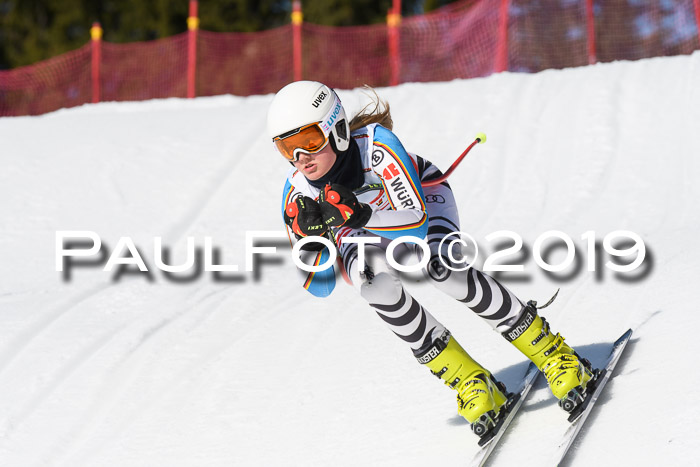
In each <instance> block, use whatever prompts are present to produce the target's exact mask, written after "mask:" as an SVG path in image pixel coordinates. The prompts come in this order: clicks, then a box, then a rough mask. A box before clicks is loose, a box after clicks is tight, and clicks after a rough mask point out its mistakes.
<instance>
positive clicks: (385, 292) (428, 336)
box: [346, 246, 445, 355]
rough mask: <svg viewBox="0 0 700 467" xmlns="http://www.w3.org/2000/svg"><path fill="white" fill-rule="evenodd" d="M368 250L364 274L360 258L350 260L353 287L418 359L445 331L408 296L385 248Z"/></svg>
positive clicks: (368, 247) (370, 247) (348, 262)
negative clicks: (358, 259) (388, 262)
mask: <svg viewBox="0 0 700 467" xmlns="http://www.w3.org/2000/svg"><path fill="white" fill-rule="evenodd" d="M366 250H367V259H366V261H365V264H364V265H363V266H364V269H363V270H362V271H360V270H359V268H358V261H357V258H352V257H348V258H347V259H348V261H346V264H349V276H350V278H351V280H352V281H353V284H354V285H355V287H356V288H357V289H358V290H359V291H360V295H361V296H362V298H364V299H365V300H366V301H367V302H368V303H369V305H370V306H371V307H372V308H374V310H375V311H376V313H377V314H378V315H379V317H380V318H381V319H382V320H384V322H385V323H386V324H387V325H388V326H389V329H391V331H392V332H393V333H394V334H396V335H397V336H398V337H399V338H401V339H402V340H403V341H405V342H406V343H407V344H408V345H409V346H410V347H411V350H412V351H413V353H414V354H415V355H417V354H419V353H421V352H422V351H424V350H425V349H427V348H428V347H430V346H431V345H432V343H433V341H434V340H435V339H437V338H438V337H439V336H440V335H442V333H443V332H445V327H444V326H443V325H442V324H440V323H439V322H438V321H437V320H436V319H435V317H434V316H433V315H431V314H430V313H429V312H428V311H426V310H425V308H423V306H422V305H421V304H420V303H418V301H417V300H416V299H415V298H413V297H412V296H411V294H409V293H408V292H406V290H405V289H404V288H403V285H402V284H401V281H400V280H399V278H398V276H397V274H396V272H395V271H393V270H392V269H391V268H390V267H389V266H388V265H387V264H386V262H385V256H384V249H383V248H375V247H372V246H367V248H366ZM372 253H374V254H372Z"/></svg>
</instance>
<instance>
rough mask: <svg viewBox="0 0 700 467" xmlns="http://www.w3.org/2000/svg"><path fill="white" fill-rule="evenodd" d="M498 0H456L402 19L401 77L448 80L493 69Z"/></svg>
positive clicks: (405, 80) (408, 79)
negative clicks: (427, 12) (439, 7)
mask: <svg viewBox="0 0 700 467" xmlns="http://www.w3.org/2000/svg"><path fill="white" fill-rule="evenodd" d="M500 3H501V1H500V0H482V1H466V2H459V3H454V4H452V5H449V6H447V7H444V8H441V9H439V10H437V11H435V12H434V13H431V14H427V15H421V16H413V17H410V18H407V19H405V20H403V22H402V24H401V28H400V39H399V40H400V43H401V45H400V50H401V57H400V77H401V81H404V82H407V81H423V82H425V81H447V80H452V79H456V78H475V77H479V76H486V75H489V74H491V73H493V71H494V68H495V60H496V48H497V46H498V12H499V5H500ZM381 84H386V82H385V83H381Z"/></svg>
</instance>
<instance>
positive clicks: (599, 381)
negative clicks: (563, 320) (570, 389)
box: [550, 329, 632, 465]
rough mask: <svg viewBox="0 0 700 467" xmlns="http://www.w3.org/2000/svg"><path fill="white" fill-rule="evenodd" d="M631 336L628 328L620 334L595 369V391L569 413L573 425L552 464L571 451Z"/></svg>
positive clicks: (562, 458) (558, 462) (556, 463)
mask: <svg viewBox="0 0 700 467" xmlns="http://www.w3.org/2000/svg"><path fill="white" fill-rule="evenodd" d="M631 337H632V330H631V329H628V330H627V331H626V332H625V333H624V334H623V335H622V336H620V338H619V339H618V340H616V341H615V344H614V345H613V348H612V350H611V351H610V356H609V357H608V360H607V362H606V363H605V366H604V367H603V368H602V369H600V370H595V375H594V380H593V381H594V383H595V384H594V387H593V388H592V389H593V392H589V394H588V395H587V396H586V398H585V399H584V401H583V402H582V403H581V405H580V406H579V407H576V408H575V409H574V410H573V411H572V413H571V414H570V415H569V422H571V425H570V426H569V428H568V429H567V430H566V433H564V436H563V437H562V439H561V441H560V442H559V446H558V447H557V451H556V453H555V455H554V457H553V460H552V462H551V463H550V465H559V464H560V463H561V462H562V461H563V460H564V456H566V453H567V452H568V451H569V448H570V447H571V445H572V444H573V442H574V440H575V439H576V436H577V435H578V434H579V432H580V431H581V428H582V427H583V424H584V423H585V421H586V418H588V415H589V414H590V413H591V410H592V409H593V406H594V405H595V403H596V401H597V400H598V396H599V395H600V393H601V392H602V391H603V388H604V387H605V385H606V384H607V383H608V381H609V380H610V377H611V375H612V373H613V370H614V369H615V366H616V365H617V362H618V361H619V360H620V356H621V355H622V352H623V351H624V350H625V347H626V346H627V343H628V342H629V340H630V338H631Z"/></svg>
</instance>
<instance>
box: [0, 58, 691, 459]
mask: <svg viewBox="0 0 700 467" xmlns="http://www.w3.org/2000/svg"><path fill="white" fill-rule="evenodd" d="M698 83H700V54H699V53H695V54H694V55H692V56H681V57H673V58H658V59H652V60H644V61H639V62H618V63H612V64H600V65H596V66H591V67H584V68H577V69H570V70H560V71H556V70H551V71H546V72H543V73H539V74H534V75H525V74H509V73H504V74H500V75H494V76H491V77H489V78H485V79H475V80H469V81H454V82H450V83H435V84H404V85H401V86H398V87H395V88H390V89H380V90H379V92H380V94H381V96H382V97H384V98H386V99H387V100H389V102H390V103H391V105H392V112H393V115H394V120H395V132H396V133H397V134H398V135H399V137H400V138H401V139H402V140H403V142H404V144H405V146H406V147H407V148H408V149H409V150H411V151H413V152H416V153H418V154H421V155H423V156H424V157H427V158H428V159H431V160H432V161H434V162H435V163H437V164H438V165H439V166H440V167H442V168H443V169H445V168H447V167H448V166H449V164H450V163H451V162H452V160H454V158H455V157H456V156H457V155H458V154H459V153H460V152H461V151H462V149H463V148H464V147H465V146H466V145H467V144H468V143H469V142H470V141H471V140H472V139H473V136H474V134H475V133H476V132H477V131H484V132H486V133H487V134H488V137H489V139H488V142H487V143H486V144H484V145H479V146H478V147H477V148H475V150H474V151H473V152H472V153H471V154H470V156H469V157H468V158H467V159H466V160H465V162H463V164H462V165H461V166H460V167H459V168H458V169H457V171H456V172H455V174H454V175H453V177H452V178H451V183H452V186H453V188H454V190H455V193H456V196H457V197H458V199H459V200H460V202H461V206H460V209H461V211H460V214H461V216H462V229H463V230H464V231H466V232H469V233H470V234H471V235H472V236H473V237H475V238H476V239H477V241H478V242H479V244H480V246H481V247H482V249H483V250H484V251H486V252H489V251H491V252H493V251H495V250H496V249H497V248H496V245H495V243H494V242H489V241H487V240H486V239H485V237H486V236H487V235H488V234H490V233H492V232H496V231H499V230H511V231H514V232H516V233H517V234H519V235H520V236H522V238H523V240H524V242H525V245H526V246H527V250H525V253H524V254H522V255H516V256H514V257H510V258H509V259H510V260H511V261H515V262H520V263H522V264H524V265H525V272H524V273H518V274H515V273H506V274H501V275H500V276H499V277H501V279H503V280H504V281H505V283H506V284H507V285H508V286H509V287H510V288H511V289H513V290H514V291H515V292H516V293H517V294H518V295H519V296H520V297H522V298H523V299H525V300H527V299H531V298H532V299H537V300H539V301H540V302H541V303H542V302H544V301H546V300H547V299H548V298H549V296H550V295H551V294H552V293H553V292H554V290H555V289H556V288H559V287H560V288H561V292H560V294H559V298H558V299H557V301H556V302H555V303H554V304H553V305H552V306H551V307H549V308H547V309H546V310H544V315H545V316H546V317H547V319H548V320H549V321H550V323H551V324H552V326H553V328H554V329H556V330H558V331H560V332H562V333H563V334H564V335H565V336H566V337H567V341H568V342H570V343H571V344H572V345H574V346H575V347H576V349H578V350H579V352H581V353H583V354H584V355H586V356H588V357H589V358H590V359H591V360H592V361H593V362H594V363H599V362H601V361H602V360H603V359H604V357H605V355H606V352H607V350H608V349H609V347H610V345H611V343H612V342H613V341H614V339H615V338H616V337H617V336H618V335H619V334H621V333H622V332H623V331H624V330H625V329H626V328H628V327H633V328H634V329H635V334H634V340H633V342H632V343H631V344H630V348H629V351H628V354H627V355H626V356H625V357H624V358H623V360H622V361H621V363H620V365H619V366H618V370H617V371H616V373H615V375H614V378H613V379H612V381H611V383H610V384H609V385H608V387H607V389H606V393H605V394H604V395H603V396H602V399H601V401H600V404H599V408H598V409H597V411H596V412H595V413H594V414H593V415H592V416H591V418H590V419H589V426H588V427H587V429H585V430H584V432H583V434H582V435H581V439H580V441H579V442H577V444H576V445H574V446H573V447H572V451H571V452H570V455H569V460H570V464H572V465H589V464H590V463H591V462H596V463H597V464H598V465H657V464H662V465H691V464H695V465H698V460H697V459H698V455H700V441H698V440H700V424H699V422H698V419H699V418H700V408H699V405H698V403H697V401H696V400H695V398H696V397H697V396H698V387H700V376H699V375H700V372H698V371H697V360H696V359H695V358H694V357H695V356H696V355H697V352H698V347H699V344H698V343H697V342H698V340H697V336H696V333H695V331H696V326H698V325H700V314H698V303H697V302H698V300H697V298H696V292H697V289H696V288H695V287H697V286H698V283H700V282H699V281H700V273H699V271H700V267H699V266H698V264H699V263H700V253H698V248H697V240H698V237H699V236H700V209H699V208H698V206H699V204H700V203H699V201H700V188H699V187H698V183H697V181H698V180H699V179H700V159H699V158H698V155H700V132H699V129H700V86H698ZM341 98H342V99H343V100H344V102H345V103H346V106H347V107H348V108H349V109H350V111H351V112H352V110H353V109H355V110H356V109H358V108H359V107H360V106H361V105H362V104H363V102H365V100H366V97H365V96H364V95H363V94H362V92H360V91H358V90H355V91H342V92H341ZM270 100H271V96H256V97H249V98H238V97H231V96H224V97H216V98H200V99H195V100H191V101H187V100H178V99H170V100H163V101H150V102H141V103H121V104H114V103H103V104H98V105H90V106H84V107H81V108H75V109H70V110H63V111H59V112H55V113H53V114H49V115H45V116H41V117H21V118H3V119H0V162H1V165H2V170H1V171H0V199H2V200H3V201H2V203H0V205H1V206H2V208H1V209H0V212H1V213H2V217H1V220H0V258H1V259H2V266H0V465H7V466H35V465H52V466H95V465H100V466H154V465H158V466H195V465H196V466H231V465H241V466H258V465H259V466H271V465H290V466H292V465H293V466H321V465H342V466H354V465H382V466H384V465H401V466H413V465H416V466H417V465H425V464H426V463H429V462H432V463H434V462H438V463H440V464H443V463H444V465H465V464H466V463H467V462H468V460H469V459H470V458H471V455H472V454H473V453H474V452H475V450H476V442H475V438H474V436H473V435H472V434H471V433H470V430H469V428H468V426H467V425H466V424H465V422H463V421H462V420H461V419H460V418H459V417H458V416H457V415H456V405H455V401H454V393H453V392H452V391H450V390H448V389H447V388H445V387H443V386H442V385H441V384H440V383H439V381H437V380H436V379H435V378H434V377H432V376H431V375H430V374H429V373H428V372H427V371H426V370H425V368H422V367H421V366H420V365H418V364H417V363H415V361H414V360H413V358H412V356H411V354H410V352H409V351H408V349H407V348H406V347H405V344H404V343H403V342H402V341H401V340H399V339H397V338H396V337H394V336H393V334H392V333H391V332H390V331H389V330H388V329H386V327H385V325H384V323H383V322H382V321H381V320H379V319H377V317H376V316H375V315H374V313H373V312H372V311H371V310H370V309H369V307H368V306H366V305H365V304H364V303H363V302H362V300H361V299H360V298H359V297H358V296H357V295H356V294H355V292H354V290H353V289H352V288H351V287H349V286H347V285H345V284H344V283H342V282H341V283H340V284H339V285H338V287H337V288H336V291H335V292H334V293H333V295H332V296H331V297H330V298H328V299H323V300H322V299H315V298H313V297H311V296H310V295H309V294H307V293H306V292H305V291H304V290H303V289H302V288H301V287H300V286H299V285H298V283H296V281H295V280H294V274H293V268H294V266H293V264H292V262H291V259H290V258H289V249H288V248H287V249H285V248H284V242H280V241H277V242H267V245H277V246H278V247H279V248H278V251H279V253H280V254H278V255H277V256H272V255H268V256H266V258H267V259H266V260H265V261H263V262H262V264H259V265H258V268H257V269H256V272H255V273H252V272H240V273H238V274H233V273H224V274H222V275H221V276H220V277H218V278H217V277H215V276H214V275H213V273H211V272H201V271H200V274H194V273H191V274H189V276H190V277H189V278H186V279H185V280H180V281H175V280H172V278H169V277H168V276H166V275H165V274H164V273H162V272H161V271H159V270H158V269H157V268H156V267H155V262H154V256H153V251H154V246H153V238H154V237H162V239H163V244H164V245H166V246H169V247H170V248H171V250H172V253H173V254H172V261H171V262H172V263H177V262H182V261H183V260H184V258H185V251H186V243H185V242H186V238H187V237H194V238H195V241H196V244H197V245H198V246H201V245H203V242H204V237H205V236H209V237H212V239H213V244H214V246H215V247H216V248H217V249H218V250H219V253H220V256H219V258H218V260H219V261H220V263H224V264H238V265H240V267H241V270H243V269H244V262H245V247H244V238H245V232H246V231H253V230H255V231H260V230H278V231H279V230H281V224H280V214H279V203H280V192H281V188H282V183H283V182H282V178H283V177H284V174H285V172H286V170H287V167H288V166H287V165H286V164H285V163H284V162H283V161H282V160H281V158H280V157H279V156H278V155H276V154H275V153H274V152H273V148H272V147H271V145H270V144H269V143H268V140H267V138H266V137H265V132H264V124H265V114H266V109H267V106H268V105H269V103H270ZM61 230H90V231H94V232H96V233H97V234H98V235H99V236H100V237H101V239H102V242H103V244H104V245H103V246H104V247H105V248H107V252H106V254H110V253H112V252H113V251H114V249H115V247H116V246H117V242H118V241H119V239H120V237H130V238H131V239H133V242H134V244H135V245H136V246H137V247H138V249H139V251H140V252H141V253H142V255H143V258H144V260H145V262H146V263H147V265H148V267H149V269H150V270H151V274H150V275H147V274H136V273H134V274H122V275H117V276H115V274H114V272H105V271H103V270H102V268H101V266H99V265H97V264H93V265H92V266H91V267H79V268H72V269H71V274H70V277H69V278H68V277H66V276H65V275H64V274H62V273H60V272H57V271H56V268H55V255H56V252H55V250H56V246H55V242H56V232H57V231H61ZM549 230H560V231H562V232H565V233H566V234H567V235H569V236H570V237H571V238H572V239H573V241H574V242H575V244H576V246H577V248H578V249H577V253H576V259H577V260H580V261H579V265H580V268H579V269H578V270H573V271H570V273H569V274H568V277H564V278H562V274H559V275H557V276H556V277H550V276H548V275H546V274H544V273H543V272H542V271H541V270H540V269H539V268H538V267H537V265H536V264H535V262H534V260H533V257H532V249H533V248H532V247H533V243H534V241H535V239H536V238H537V237H538V236H540V235H541V234H543V233H544V232H546V231H549ZM615 230H629V231H632V232H635V233H637V234H638V235H639V236H641V237H642V239H643V240H644V243H645V245H646V247H647V258H646V260H645V262H644V263H643V265H642V268H641V269H640V271H641V273H640V272H635V273H628V274H623V275H618V274H615V273H613V272H612V271H611V270H610V269H607V268H606V267H605V266H604V265H603V263H604V262H605V261H607V260H608V259H609V258H608V257H607V255H606V254H605V253H603V254H601V255H600V258H599V259H600V260H599V262H598V264H597V266H596V271H595V272H591V271H588V270H587V263H586V257H587V256H586V255H587V250H586V241H584V240H583V239H582V238H581V236H582V235H583V234H584V233H585V232H588V231H594V232H595V238H596V239H597V240H598V241H602V239H603V238H604V236H605V235H606V234H608V233H610V232H612V231H615ZM598 251H599V252H600V251H602V250H601V247H600V246H598ZM122 256H126V255H122ZM558 256H559V257H563V251H562V250H556V251H555V252H554V254H553V256H552V259H551V262H552V263H556V262H557V257H558ZM275 258H277V259H275ZM104 259H106V257H105V258H103V260H104ZM482 259H483V258H482ZM130 271H132V272H133V271H134V269H133V268H132V269H130ZM185 275H187V274H185ZM408 287H409V289H410V290H411V291H412V292H413V293H414V294H415V295H416V296H417V297H418V298H419V299H420V300H421V302H423V304H424V305H425V306H426V308H428V309H429V310H431V311H432V312H433V314H435V315H436V316H437V317H438V318H439V319H440V320H441V321H443V322H444V323H445V324H446V325H447V326H448V327H449V328H450V329H451V330H452V331H453V334H455V335H456V336H457V338H458V339H459V340H460V342H462V345H464V346H465V347H466V348H467V349H468V350H469V351H470V353H471V354H472V355H473V356H475V358H477V359H478V360H479V361H480V362H482V364H484V365H486V366H487V367H488V368H490V369H491V370H492V371H494V372H495V373H496V374H497V375H498V376H499V378H501V379H502V380H503V381H504V382H505V383H506V384H508V385H509V386H513V387H514V386H515V385H516V384H517V382H518V379H519V378H520V377H521V376H522V375H523V374H524V371H525V368H526V362H525V359H524V357H522V356H521V355H520V354H519V353H518V352H517V351H516V350H515V349H513V348H512V347H511V346H510V345H509V344H507V343H506V342H505V341H504V340H503V339H502V338H501V337H500V336H498V335H497V334H495V333H493V332H491V331H490V328H489V327H488V326H487V325H486V324H485V323H482V322H480V321H479V318H478V317H476V316H475V315H473V314H472V313H471V312H470V311H469V310H468V309H467V308H466V307H464V306H463V305H461V304H460V303H457V302H453V301H452V300H450V299H449V298H448V297H446V296H442V295H440V294H439V293H438V292H437V291H435V290H433V289H430V288H429V287H427V286H425V285H424V284H421V283H420V282H419V281H411V282H410V283H409V284H408ZM565 428H566V422H565V417H564V414H563V413H562V412H560V410H559V409H558V408H557V407H556V404H555V401H554V400H553V399H552V397H551V395H550V394H549V393H548V390H547V389H546V388H545V387H544V385H543V384H540V385H539V386H538V387H537V388H536V390H535V391H534V392H533V393H532V394H531V397H530V398H529V400H528V402H527V404H526V406H525V407H524V409H523V413H522V416H520V417H519V418H518V419H517V423H516V424H515V425H514V426H513V431H512V432H511V433H510V434H509V435H508V436H507V438H506V445H505V446H504V449H503V450H502V451H501V452H500V453H499V455H498V456H497V457H496V458H495V459H494V461H495V462H494V464H495V465H513V464H514V463H515V462H518V465H523V466H525V465H532V466H541V465H551V463H549V462H548V458H549V456H550V455H551V453H552V452H553V449H552V448H553V444H555V440H557V439H558V436H559V435H560V434H561V433H563V431H564V430H565ZM601 452H604V453H606V455H607V456H608V457H605V458H604V459H602V460H601V459H600V457H599V456H600V453H601Z"/></svg>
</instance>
